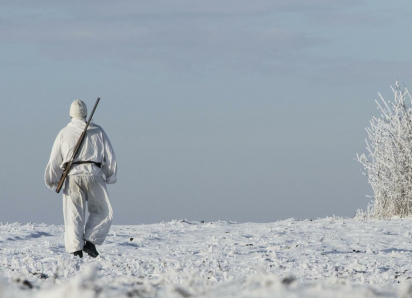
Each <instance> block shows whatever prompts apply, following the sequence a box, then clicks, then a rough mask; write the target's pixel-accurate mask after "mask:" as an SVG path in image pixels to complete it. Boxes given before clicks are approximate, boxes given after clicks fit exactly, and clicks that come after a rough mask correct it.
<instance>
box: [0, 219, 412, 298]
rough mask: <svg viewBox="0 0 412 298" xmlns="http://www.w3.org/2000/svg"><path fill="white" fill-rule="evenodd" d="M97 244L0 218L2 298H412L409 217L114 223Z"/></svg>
mask: <svg viewBox="0 0 412 298" xmlns="http://www.w3.org/2000/svg"><path fill="white" fill-rule="evenodd" d="M98 249H99V252H100V253H101V256H99V257H98V258H97V259H91V258H90V257H88V256H85V257H84V258H83V259H78V258H74V257H73V256H72V255H70V254H67V253H66V252H65V250H64V246H63V227H62V226H54V225H44V224H17V223H14V224H4V223H3V224H2V225H1V226H0V276H1V279H0V297H1V298H9V297H19V298H20V297H23V298H24V297H50V298H55V297H73V298H80V297H82V298H90V297H116V298H120V297H282V298H288V297H351V298H356V297H402V298H406V297H412V221H411V220H410V219H394V220H379V221H378V220H368V221H361V220H356V219H342V218H326V219H317V220H313V221H311V220H294V219H289V220H285V221H279V222H274V223H268V224H256V223H244V224H237V223H231V222H210V223H202V222H191V221H172V222H167V223H160V224H153V225H138V226H114V227H112V229H111V231H110V234H109V235H108V237H107V242H106V243H105V245H103V246H101V247H98Z"/></svg>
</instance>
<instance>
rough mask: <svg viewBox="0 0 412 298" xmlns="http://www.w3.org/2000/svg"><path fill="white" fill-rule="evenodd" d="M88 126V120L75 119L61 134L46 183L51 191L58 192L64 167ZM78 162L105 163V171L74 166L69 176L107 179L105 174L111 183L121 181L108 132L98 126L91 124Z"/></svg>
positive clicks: (53, 150) (54, 148)
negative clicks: (55, 190) (56, 188)
mask: <svg viewBox="0 0 412 298" xmlns="http://www.w3.org/2000/svg"><path fill="white" fill-rule="evenodd" d="M85 127H86V122H85V121H84V120H80V119H75V118H73V119H72V121H71V122H70V123H69V124H68V125H67V126H66V127H65V128H63V129H62V130H61V131H60V132H59V134H58V135H57V138H56V140H55V142H54V145H53V149H52V152H51V155H50V160H49V163H48V164H47V167H46V171H45V173H44V180H45V182H46V185H47V187H49V188H50V189H54V188H55V187H56V186H57V184H58V183H59V181H60V178H61V176H62V173H63V171H64V165H65V164H66V163H67V162H68V161H69V160H70V158H71V157H72V154H73V150H74V147H75V146H76V143H77V141H78V140H79V138H80V135H81V134H82V132H83V130H84V128H85ZM76 161H94V162H97V163H101V164H102V168H99V167H98V166H96V165H95V164H91V163H90V164H80V165H73V166H72V168H71V170H70V172H69V174H68V175H79V176H103V174H104V176H105V178H106V183H107V184H113V183H115V182H116V181H117V178H116V175H117V164H116V157H115V154H114V151H113V148H112V145H111V144H110V141H109V138H108V137H107V135H106V133H105V132H104V130H103V129H102V128H101V127H100V126H98V125H96V124H94V123H90V125H89V128H88V129H87V134H86V137H85V139H84V141H83V144H82V146H81V147H80V150H79V153H78V154H77V157H76V159H75V160H74V162H76Z"/></svg>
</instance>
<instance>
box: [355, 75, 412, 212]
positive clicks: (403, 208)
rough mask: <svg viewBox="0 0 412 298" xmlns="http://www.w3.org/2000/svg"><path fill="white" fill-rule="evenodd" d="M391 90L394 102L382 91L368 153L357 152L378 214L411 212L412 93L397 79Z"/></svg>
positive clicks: (371, 126)
mask: <svg viewBox="0 0 412 298" xmlns="http://www.w3.org/2000/svg"><path fill="white" fill-rule="evenodd" d="M391 88H392V87H391ZM392 91H393V93H394V101H393V102H391V101H386V100H385V99H384V98H383V97H382V96H381V95H380V94H379V97H380V99H381V101H376V103H377V104H378V109H379V110H380V112H381V115H380V117H373V118H372V120H371V121H370V127H368V128H366V131H367V133H368V137H369V141H368V140H366V149H367V153H366V154H365V153H364V154H362V155H360V156H359V155H358V154H357V159H358V161H359V162H360V163H361V164H362V165H363V173H364V174H365V175H366V176H367V177H368V181H369V183H370V184H371V186H372V189H373V192H374V201H373V205H372V210H371V211H372V214H373V216H375V217H392V216H402V217H403V216H408V215H412V122H411V121H412V110H411V102H412V97H411V95H410V94H409V92H408V90H407V89H406V88H405V89H402V88H400V86H399V84H398V83H396V89H393V88H392Z"/></svg>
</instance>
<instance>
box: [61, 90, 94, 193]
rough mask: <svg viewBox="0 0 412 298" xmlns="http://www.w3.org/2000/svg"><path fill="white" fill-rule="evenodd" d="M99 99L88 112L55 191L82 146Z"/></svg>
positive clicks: (63, 179) (62, 181)
mask: <svg viewBox="0 0 412 298" xmlns="http://www.w3.org/2000/svg"><path fill="white" fill-rule="evenodd" d="M99 101H100V97H98V98H97V101H96V103H95V105H94V108H93V111H92V113H91V114H90V117H89V120H88V121H87V123H86V127H85V128H84V130H83V132H82V134H81V135H80V138H79V140H78V141H77V144H76V147H74V150H73V154H72V157H71V158H70V160H69V161H68V162H67V164H66V167H65V169H64V172H63V174H62V177H61V178H60V181H59V184H58V185H57V188H56V192H57V193H59V192H60V190H61V189H62V187H63V183H64V181H65V180H66V177H67V174H68V173H69V171H70V168H71V167H72V164H73V162H74V159H75V158H76V156H77V153H78V152H79V150H80V147H81V146H82V143H83V140H84V138H85V137H86V132H87V128H89V124H90V122H91V121H92V118H93V114H94V111H95V110H96V108H97V105H98V104H99Z"/></svg>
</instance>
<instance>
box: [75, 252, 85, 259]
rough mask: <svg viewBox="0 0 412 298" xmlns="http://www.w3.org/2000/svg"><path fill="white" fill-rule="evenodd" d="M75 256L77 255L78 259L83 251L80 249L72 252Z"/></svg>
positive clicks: (81, 256)
mask: <svg viewBox="0 0 412 298" xmlns="http://www.w3.org/2000/svg"><path fill="white" fill-rule="evenodd" d="M73 255H74V256H75V257H79V258H80V259H81V258H83V252H82V251H81V250H78V251H75V252H73Z"/></svg>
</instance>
